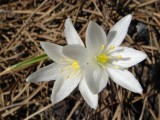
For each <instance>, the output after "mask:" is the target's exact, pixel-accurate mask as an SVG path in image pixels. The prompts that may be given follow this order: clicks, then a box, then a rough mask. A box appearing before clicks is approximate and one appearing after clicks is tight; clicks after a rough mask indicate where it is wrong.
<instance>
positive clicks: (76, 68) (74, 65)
mask: <svg viewBox="0 0 160 120" xmlns="http://www.w3.org/2000/svg"><path fill="white" fill-rule="evenodd" d="M72 67H73V68H74V69H75V70H79V69H80V67H79V64H78V62H77V61H76V60H75V61H73V62H72Z"/></svg>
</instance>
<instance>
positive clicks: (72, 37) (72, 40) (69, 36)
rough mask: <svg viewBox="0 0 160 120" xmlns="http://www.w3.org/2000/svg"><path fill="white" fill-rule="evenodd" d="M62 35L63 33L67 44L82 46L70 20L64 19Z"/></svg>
mask: <svg viewBox="0 0 160 120" xmlns="http://www.w3.org/2000/svg"><path fill="white" fill-rule="evenodd" d="M64 33H65V36H66V40H67V43H68V44H79V45H82V46H84V44H83V42H82V40H81V38H80V37H79V35H78V33H77V31H76V30H75V28H74V26H73V24H72V21H71V19H70V18H68V19H66V21H65V29H64Z"/></svg>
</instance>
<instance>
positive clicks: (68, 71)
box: [26, 18, 98, 109]
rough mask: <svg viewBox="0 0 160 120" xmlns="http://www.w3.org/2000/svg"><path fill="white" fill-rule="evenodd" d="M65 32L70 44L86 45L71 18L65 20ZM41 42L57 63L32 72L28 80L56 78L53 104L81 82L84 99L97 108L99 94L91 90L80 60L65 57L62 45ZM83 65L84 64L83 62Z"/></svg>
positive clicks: (52, 97)
mask: <svg viewBox="0 0 160 120" xmlns="http://www.w3.org/2000/svg"><path fill="white" fill-rule="evenodd" d="M64 32H65V36H66V40H67V43H68V44H78V45H81V46H84V44H83V42H82V40H81V38H80V37H79V35H78V33H77V32H76V30H75V28H74V27H73V24H72V22H71V20H70V18H68V19H67V20H66V22H65V30H64ZM40 44H41V46H42V48H43V49H44V51H45V53H46V54H47V55H48V56H49V58H50V59H52V60H53V61H55V63H52V64H50V65H48V66H46V67H43V68H41V69H39V70H38V71H36V72H35V73H33V74H31V75H30V76H29V77H28V78H27V79H26V80H27V81H28V82H41V81H50V80H56V81H55V84H54V87H53V90H52V95H51V101H52V103H53V104H55V103H57V102H59V101H61V100H63V99H64V98H65V97H67V96H68V95H69V94H70V93H71V92H72V91H73V90H74V89H75V88H76V87H77V85H78V84H79V90H80V92H81V94H82V96H83V98H84V100H85V101H86V102H87V103H88V104H89V105H90V107H92V108H94V109H96V107H97V104H98V95H97V94H93V93H92V92H91V91H90V90H89V88H88V86H87V84H86V81H85V77H84V74H83V71H82V70H81V67H83V66H79V63H78V61H76V60H74V59H70V58H68V57H65V56H64V55H63V54H62V48H63V47H62V46H59V45H56V44H53V43H48V42H41V43H40ZM81 52H82V53H83V52H84V51H83V50H82V51H81ZM81 65H83V64H82V63H81Z"/></svg>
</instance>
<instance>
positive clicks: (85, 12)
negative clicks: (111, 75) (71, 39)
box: [0, 0, 160, 120]
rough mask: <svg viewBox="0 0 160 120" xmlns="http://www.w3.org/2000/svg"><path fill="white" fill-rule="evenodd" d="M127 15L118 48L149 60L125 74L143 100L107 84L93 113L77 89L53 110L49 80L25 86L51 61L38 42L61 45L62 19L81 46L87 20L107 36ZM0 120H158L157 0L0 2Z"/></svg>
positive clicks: (159, 3) (159, 39)
mask: <svg viewBox="0 0 160 120" xmlns="http://www.w3.org/2000/svg"><path fill="white" fill-rule="evenodd" d="M127 14H132V15H133V19H132V22H131V25H130V27H129V31H128V35H127V36H126V38H125V40H124V42H123V46H128V47H133V48H136V49H138V50H141V51H144V52H145V53H146V54H147V55H148V58H147V59H146V60H145V61H143V62H141V63H140V64H138V65H136V66H134V67H132V68H131V69H130V71H132V73H133V74H134V75H135V76H136V78H137V79H138V80H139V82H140V84H141V85H142V87H143V94H142V95H139V94H135V93H132V92H130V91H127V90H126V89H123V88H122V87H120V86H118V85H116V84H115V83H113V82H112V81H111V82H110V84H108V85H107V86H106V88H105V89H104V90H103V91H102V92H101V93H100V94H99V103H98V108H97V110H93V109H91V108H90V107H89V106H88V105H87V104H86V103H85V102H84V100H83V98H82V97H81V94H80V93H79V91H78V90H75V91H74V92H72V94H71V95H70V96H68V97H67V98H66V99H64V100H63V101H61V102H59V103H57V104H55V105H52V104H51V101H50V95H51V90H52V87H53V84H54V81H51V82H45V83H27V82H26V78H27V76H28V75H30V74H31V73H33V72H34V71H36V70H38V69H39V68H41V67H43V66H46V65H48V64H50V63H51V62H52V61H51V60H50V59H48V57H47V56H46V55H45V54H44V51H43V50H42V48H41V47H40V41H48V42H53V43H56V44H59V45H66V41H65V36H64V33H63V30H64V21H65V19H66V18H67V17H71V19H72V21H73V23H74V25H75V28H76V30H77V31H78V33H79V34H80V36H81V38H82V40H83V42H84V41H85V31H86V27H87V25H88V22H89V21H90V20H92V21H95V22H96V23H98V24H99V25H101V26H102V27H103V28H104V30H105V31H106V33H108V31H109V29H110V28H111V26H113V25H114V23H116V22H117V21H118V20H119V19H121V18H122V17H124V16H125V15H127ZM0 119H2V120H23V119H25V120H28V119H31V120H37V119H40V120H66V119H67V120H75V119H76V120H81V119H83V120H86V119H87V120H111V119H113V120H138V119H139V120H146V119H147V120H160V1H159V0H140V1H138V0H86V1H85V0H0Z"/></svg>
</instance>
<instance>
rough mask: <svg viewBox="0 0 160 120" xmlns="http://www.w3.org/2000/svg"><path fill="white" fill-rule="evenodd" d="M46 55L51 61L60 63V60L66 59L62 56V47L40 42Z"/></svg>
mask: <svg viewBox="0 0 160 120" xmlns="http://www.w3.org/2000/svg"><path fill="white" fill-rule="evenodd" d="M40 44H41V46H42V48H43V49H44V51H45V53H46V54H47V55H48V57H49V58H50V59H52V60H53V61H56V62H60V59H62V58H64V56H63V55H62V46H60V45H56V44H53V43H49V42H40Z"/></svg>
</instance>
